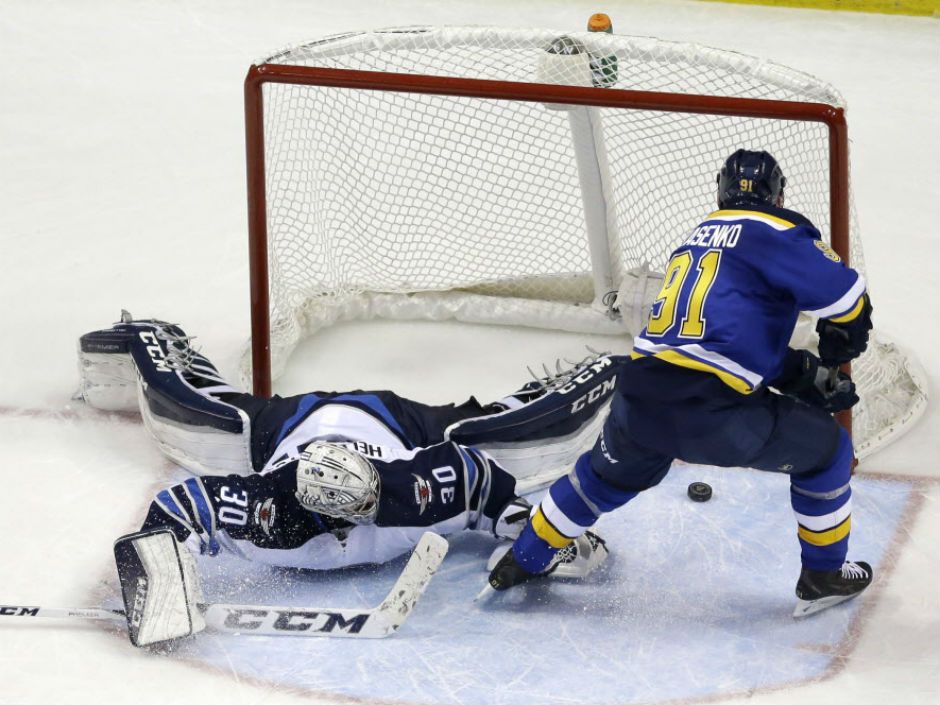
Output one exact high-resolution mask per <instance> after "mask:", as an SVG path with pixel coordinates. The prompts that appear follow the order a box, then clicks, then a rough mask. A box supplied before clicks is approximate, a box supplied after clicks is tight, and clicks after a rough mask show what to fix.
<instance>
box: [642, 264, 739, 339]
mask: <svg viewBox="0 0 940 705" xmlns="http://www.w3.org/2000/svg"><path fill="white" fill-rule="evenodd" d="M697 259H698V261H696V257H695V255H693V254H692V252H691V251H689V250H684V251H682V252H679V253H677V254H675V255H673V257H672V259H671V260H669V264H668V265H667V267H666V275H665V276H664V277H663V287H662V289H660V290H659V295H658V296H657V297H656V300H655V301H654V302H653V308H652V310H651V311H650V317H649V322H648V323H647V325H646V334H647V335H649V336H663V335H666V333H668V332H669V331H670V330H672V328H673V326H675V325H676V317H677V314H678V311H677V309H678V308H679V299H680V298H681V297H682V293H683V292H684V291H686V290H690V293H689V295H688V297H687V301H688V303H687V305H686V307H685V313H684V315H683V316H682V319H681V323H680V327H679V333H678V335H679V337H681V338H695V339H699V338H702V337H703V336H704V335H705V323H706V322H705V318H704V316H703V315H702V310H703V309H704V308H705V300H706V299H707V298H708V292H709V291H710V290H711V288H712V284H714V283H715V279H716V278H717V276H718V268H719V265H720V264H721V250H706V251H705V252H703V253H701V254H700V255H698V257H697ZM693 269H694V270H695V272H696V273H695V275H694V276H692V277H690V276H689V273H690V272H691V271H692V270H693Z"/></svg>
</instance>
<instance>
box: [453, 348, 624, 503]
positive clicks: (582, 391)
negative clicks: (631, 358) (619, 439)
mask: <svg viewBox="0 0 940 705" xmlns="http://www.w3.org/2000/svg"><path fill="white" fill-rule="evenodd" d="M627 360H628V358H626V357H624V356H619V355H601V356H598V357H595V358H592V359H590V360H587V361H585V362H584V363H582V364H580V365H577V366H576V367H575V368H574V369H573V370H569V371H567V372H562V373H559V375H558V376H556V377H554V378H551V377H550V378H546V379H545V380H542V381H541V382H543V385H542V390H541V391H539V390H532V389H529V387H531V383H530V385H526V387H524V388H523V390H525V396H523V395H521V394H517V395H515V396H517V397H518V398H521V399H525V401H524V403H521V404H520V405H517V406H515V408H510V409H507V410H506V411H502V412H499V413H496V414H491V415H488V416H479V417H475V418H471V419H466V420H464V421H459V422H457V423H455V424H453V425H451V426H450V427H448V429H447V431H446V434H447V437H448V438H449V439H450V440H452V441H455V442H456V443H460V444H461V445H469V446H475V447H479V448H481V449H483V450H485V451H487V452H488V453H489V454H490V455H491V456H493V458H494V459H495V460H496V461H497V462H498V463H499V465H500V466H501V467H503V468H504V469H505V470H506V471H507V472H509V473H510V474H512V475H513V476H514V477H515V478H516V479H517V480H518V487H519V491H520V492H529V491H532V490H534V489H538V488H540V487H544V486H546V485H547V484H549V483H550V482H551V481H552V480H554V479H555V478H556V477H558V476H559V475H562V474H564V473H566V472H568V470H569V469H570V468H571V466H572V465H574V463H575V461H576V460H577V459H578V457H579V456H580V455H581V454H582V453H584V452H586V451H587V450H590V448H591V447H592V446H593V445H594V441H595V440H596V439H597V436H598V434H599V433H600V430H601V427H602V425H603V422H604V417H605V414H606V411H607V408H608V403H609V401H610V398H611V396H612V394H613V392H614V388H615V386H616V381H617V374H618V372H619V371H620V369H621V368H622V366H623V365H624V364H626V363H627Z"/></svg>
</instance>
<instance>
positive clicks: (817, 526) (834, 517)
mask: <svg viewBox="0 0 940 705" xmlns="http://www.w3.org/2000/svg"><path fill="white" fill-rule="evenodd" d="M793 513H794V514H796V520H797V522H799V524H800V526H803V527H805V528H807V529H809V530H810V531H826V530H828V529H832V528H834V527H836V526H838V525H839V524H841V523H842V522H843V521H845V520H846V519H847V518H848V516H849V515H850V514H851V513H852V500H851V499H849V500H848V501H847V502H846V503H845V504H843V505H842V506H841V507H839V508H838V509H836V510H835V511H834V512H829V513H828V514H822V515H820V516H810V515H808V514H800V513H799V512H793Z"/></svg>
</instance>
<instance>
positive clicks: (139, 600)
mask: <svg viewBox="0 0 940 705" xmlns="http://www.w3.org/2000/svg"><path fill="white" fill-rule="evenodd" d="M114 559H115V561H116V562H117V570H118V578H119V579H120V581H121V593H122V595H123V597H124V611H125V614H126V616H127V631H128V636H129V637H130V640H131V643H132V644H133V645H134V646H149V645H151V644H157V643H160V642H163V641H169V640H171V639H178V638H181V637H186V636H190V635H191V634H196V633H198V632H201V631H202V630H203V629H205V628H206V622H205V619H204V618H203V616H202V613H201V612H200V611H199V608H198V603H200V602H202V601H203V596H202V586H201V585H200V583H199V575H198V573H197V572H196V564H195V561H194V560H193V557H192V555H191V554H190V553H189V551H187V550H186V548H185V546H183V545H181V544H180V543H179V542H178V541H177V540H176V537H175V536H174V535H173V532H171V531H169V530H168V529H159V530H156V531H140V532H138V533H135V534H128V535H127V536H122V537H121V538H119V539H118V540H117V541H115V542H114Z"/></svg>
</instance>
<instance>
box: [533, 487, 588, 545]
mask: <svg viewBox="0 0 940 705" xmlns="http://www.w3.org/2000/svg"><path fill="white" fill-rule="evenodd" d="M541 507H542V514H544V515H545V518H546V519H548V520H549V521H550V522H551V523H552V526H554V527H555V528H556V529H558V531H560V532H561V533H562V534H563V535H565V536H567V537H568V538H570V539H573V538H576V537H578V536H580V535H581V534H583V533H584V532H585V530H587V529H589V528H591V527H590V526H581V525H580V524H578V523H577V522H574V521H572V520H571V519H569V518H568V515H567V514H565V513H564V512H563V511H562V510H561V509H560V508H559V507H558V505H557V504H555V500H553V499H552V495H551V493H548V494H546V495H545V497H543V498H542V504H541Z"/></svg>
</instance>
